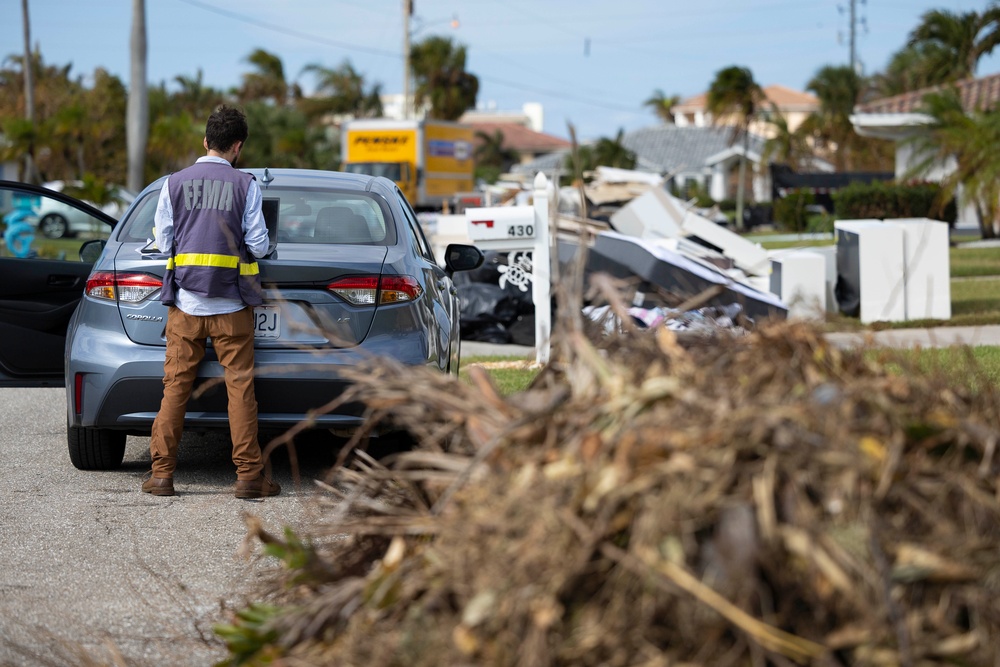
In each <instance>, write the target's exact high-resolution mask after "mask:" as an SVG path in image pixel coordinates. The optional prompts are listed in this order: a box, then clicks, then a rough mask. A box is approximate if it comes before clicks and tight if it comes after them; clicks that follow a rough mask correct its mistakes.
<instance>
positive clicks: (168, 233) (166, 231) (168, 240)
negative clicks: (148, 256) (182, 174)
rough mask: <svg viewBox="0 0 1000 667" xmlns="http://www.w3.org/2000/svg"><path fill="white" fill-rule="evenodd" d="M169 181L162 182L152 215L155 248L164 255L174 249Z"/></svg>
mask: <svg viewBox="0 0 1000 667" xmlns="http://www.w3.org/2000/svg"><path fill="white" fill-rule="evenodd" d="M169 181H170V179H169V178H168V179H167V180H166V181H163V187H162V188H160V198H159V199H158V200H156V213H155V214H154V215H153V238H154V239H156V247H157V248H159V249H160V252H162V253H164V254H167V255H169V254H171V251H172V250H173V248H174V207H173V204H171V203H170V189H169V188H168V187H167V184H168V182H169Z"/></svg>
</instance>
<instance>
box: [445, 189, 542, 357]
mask: <svg viewBox="0 0 1000 667" xmlns="http://www.w3.org/2000/svg"><path fill="white" fill-rule="evenodd" d="M534 186H535V192H534V204H533V205H531V206H493V207H489V208H470V209H466V211H465V219H466V221H467V224H468V226H469V239H470V240H471V241H472V242H473V244H475V245H476V246H477V247H478V248H480V249H481V250H497V251H501V252H518V251H520V252H530V253H531V300H532V302H533V303H534V304H535V361H537V362H538V363H540V364H546V363H548V361H549V337H550V335H551V333H552V297H551V295H552V284H551V268H550V265H549V262H550V258H549V198H550V193H549V189H550V188H549V184H548V179H546V178H545V175H544V174H538V176H536V177H535V183H534Z"/></svg>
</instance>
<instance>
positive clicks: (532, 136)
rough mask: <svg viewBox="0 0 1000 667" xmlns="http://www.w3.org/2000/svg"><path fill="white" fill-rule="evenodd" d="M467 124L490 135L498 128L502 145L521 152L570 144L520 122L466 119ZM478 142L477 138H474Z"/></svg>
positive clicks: (546, 151)
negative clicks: (501, 133) (501, 137)
mask: <svg viewBox="0 0 1000 667" xmlns="http://www.w3.org/2000/svg"><path fill="white" fill-rule="evenodd" d="M467 124H468V125H471V126H472V129H473V130H475V131H476V132H484V133H485V134H488V135H490V136H492V135H493V133H494V132H496V131H497V130H500V131H501V132H503V147H504V148H513V149H514V150H516V151H519V152H522V153H532V154H535V153H548V152H550V151H557V150H560V149H562V148H569V147H570V146H571V145H572V144H570V142H568V141H566V140H565V139H561V138H559V137H555V136H552V135H551V134H544V133H542V132H535V131H534V130H532V129H530V128H527V127H525V126H524V125H521V124H520V123H496V122H477V121H468V122H467ZM475 141H476V143H477V144H478V143H479V140H478V139H476V140H475Z"/></svg>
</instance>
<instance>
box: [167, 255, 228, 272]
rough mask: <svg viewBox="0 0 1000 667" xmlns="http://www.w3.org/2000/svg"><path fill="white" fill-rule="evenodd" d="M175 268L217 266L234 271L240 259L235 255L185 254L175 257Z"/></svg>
mask: <svg viewBox="0 0 1000 667" xmlns="http://www.w3.org/2000/svg"><path fill="white" fill-rule="evenodd" d="M175 259H176V261H177V266H218V267H220V268H224V269H235V268H236V267H237V266H238V265H239V263H240V258H239V257H237V256H235V255H214V254H212V253H208V252H186V253H181V254H180V255H177V256H176V258H175Z"/></svg>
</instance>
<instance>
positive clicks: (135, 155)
mask: <svg viewBox="0 0 1000 667" xmlns="http://www.w3.org/2000/svg"><path fill="white" fill-rule="evenodd" d="M129 50H130V54H131V56H130V57H131V71H130V77H131V81H130V82H129V83H130V86H129V92H128V108H127V110H126V113H127V116H128V117H127V123H126V130H125V135H126V136H125V138H126V144H127V146H128V176H127V181H126V187H128V189H129V190H131V191H133V192H139V191H140V190H142V188H143V186H144V185H145V168H146V142H147V141H148V140H149V92H148V89H147V82H146V4H145V0H132V36H131V39H130V40H129Z"/></svg>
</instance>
